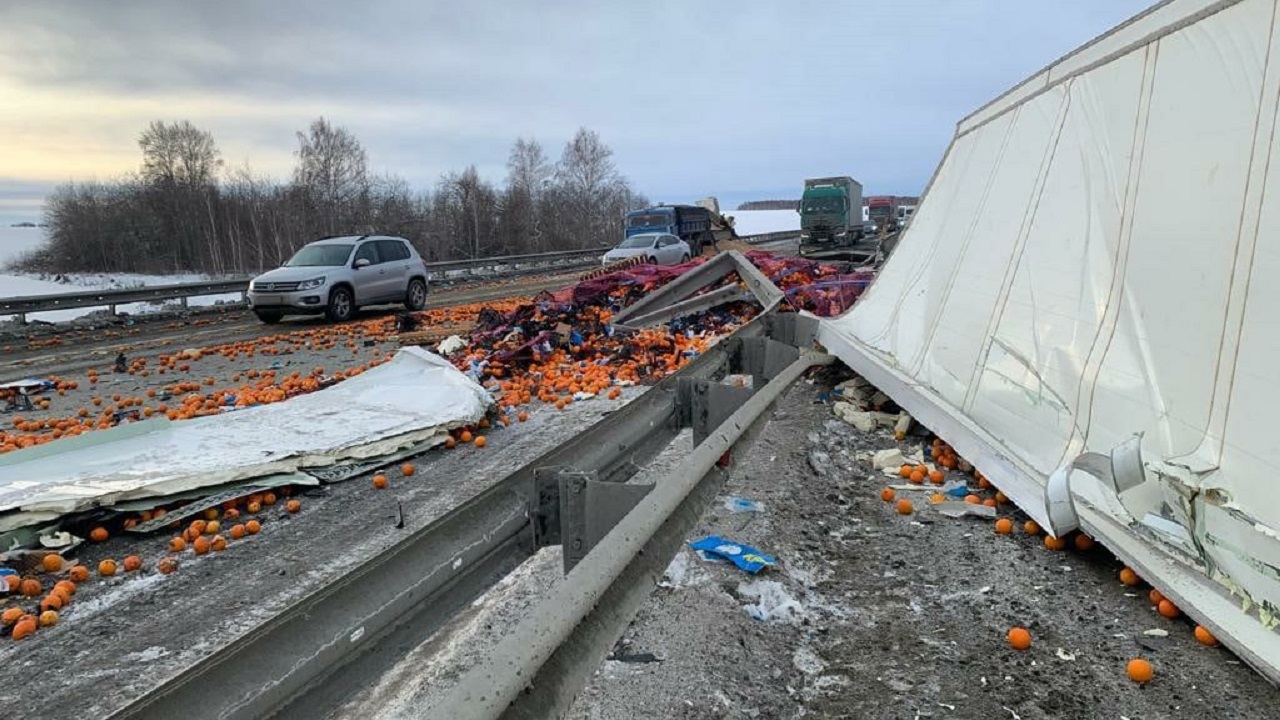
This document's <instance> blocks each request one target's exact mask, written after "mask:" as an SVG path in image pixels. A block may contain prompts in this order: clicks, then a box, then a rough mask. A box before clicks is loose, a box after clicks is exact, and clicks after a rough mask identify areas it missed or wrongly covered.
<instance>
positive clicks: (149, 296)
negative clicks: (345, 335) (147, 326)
mask: <svg viewBox="0 0 1280 720" xmlns="http://www.w3.org/2000/svg"><path fill="white" fill-rule="evenodd" d="M795 235H796V233H795V232H781V233H766V234H763V235H750V236H745V237H740V238H738V240H739V241H740V242H744V243H747V244H751V245H759V244H763V243H769V242H775V241H778V240H785V239H787V238H790V237H795ZM606 250H607V248H588V249H585V250H565V251H560V252H548V253H534V254H529V255H504V256H500V257H488V258H475V259H471V260H450V261H447V262H433V263H427V264H426V265H427V273H428V275H427V277H428V280H436V281H439V280H444V279H449V277H450V275H451V274H452V273H459V272H463V271H472V272H474V271H475V270H480V269H491V270H498V271H500V270H502V269H504V268H517V267H524V268H528V267H530V266H547V267H555V266H557V265H570V264H574V263H579V262H587V261H589V260H594V259H595V258H597V257H598V256H600V255H601V254H602V253H604V252H605V251H606ZM251 279H252V278H248V277H243V278H233V279H229V280H215V281H208V282H192V283H175V284H172V285H151V286H148V287H137V288H123V289H120V290H93V291H86V292H76V293H65V294H62V293H58V294H50V295H26V296H22V297H8V298H0V316H4V315H17V316H18V317H19V318H20V319H21V320H23V321H24V322H25V320H26V315H27V313H33V312H47V311H50V310H68V309H73V308H91V307H106V308H109V309H110V310H111V314H113V315H114V314H115V312H116V307H117V306H119V305H126V304H129V303H136V302H158V301H163V300H180V301H181V302H182V305H183V306H184V307H185V306H186V304H187V303H186V301H187V299H188V298H193V297H201V296H205V295H223V294H230V293H241V295H242V297H241V300H243V294H244V293H245V292H247V291H248V289H249V281H250V280H251Z"/></svg>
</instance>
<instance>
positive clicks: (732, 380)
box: [720, 375, 756, 390]
mask: <svg viewBox="0 0 1280 720" xmlns="http://www.w3.org/2000/svg"><path fill="white" fill-rule="evenodd" d="M720 384H721V385H729V386H731V387H739V388H747V389H748V390H750V389H751V388H754V387H755V386H756V379H755V376H754V375H725V376H724V380H722V381H720Z"/></svg>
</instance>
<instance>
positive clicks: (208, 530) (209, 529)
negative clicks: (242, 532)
mask: <svg viewBox="0 0 1280 720" xmlns="http://www.w3.org/2000/svg"><path fill="white" fill-rule="evenodd" d="M221 529H222V523H220V522H218V521H217V520H210V521H209V522H208V523H206V524H205V526H204V534H205V535H217V534H218V531H219V530H221Z"/></svg>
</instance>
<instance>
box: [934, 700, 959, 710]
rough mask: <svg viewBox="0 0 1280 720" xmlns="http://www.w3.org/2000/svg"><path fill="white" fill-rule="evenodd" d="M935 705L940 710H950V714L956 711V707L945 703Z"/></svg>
mask: <svg viewBox="0 0 1280 720" xmlns="http://www.w3.org/2000/svg"><path fill="white" fill-rule="evenodd" d="M935 702H936V701H935ZM937 705H938V707H940V708H946V709H947V710H950V711H951V712H955V711H956V706H955V705H948V704H947V703H944V702H940V703H937Z"/></svg>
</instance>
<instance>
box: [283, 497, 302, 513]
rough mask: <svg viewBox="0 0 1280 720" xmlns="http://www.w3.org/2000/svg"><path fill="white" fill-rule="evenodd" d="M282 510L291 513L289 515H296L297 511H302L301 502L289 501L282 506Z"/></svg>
mask: <svg viewBox="0 0 1280 720" xmlns="http://www.w3.org/2000/svg"><path fill="white" fill-rule="evenodd" d="M284 509H285V510H287V511H289V512H291V513H296V512H298V511H299V510H301V509H302V501H301V500H290V501H289V502H287V503H285V504H284Z"/></svg>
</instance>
